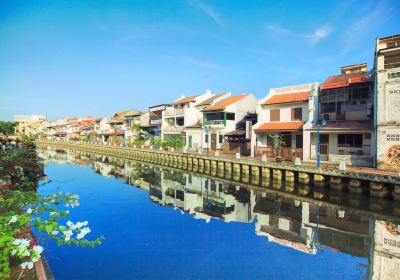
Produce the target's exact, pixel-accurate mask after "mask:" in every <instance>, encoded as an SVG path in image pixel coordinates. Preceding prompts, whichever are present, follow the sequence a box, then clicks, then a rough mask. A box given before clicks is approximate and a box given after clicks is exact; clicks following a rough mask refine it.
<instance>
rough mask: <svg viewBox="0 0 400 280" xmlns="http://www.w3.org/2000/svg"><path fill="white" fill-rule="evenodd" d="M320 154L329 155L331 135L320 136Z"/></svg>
mask: <svg viewBox="0 0 400 280" xmlns="http://www.w3.org/2000/svg"><path fill="white" fill-rule="evenodd" d="M319 140H320V153H321V155H328V154H329V134H321V135H320V138H319Z"/></svg>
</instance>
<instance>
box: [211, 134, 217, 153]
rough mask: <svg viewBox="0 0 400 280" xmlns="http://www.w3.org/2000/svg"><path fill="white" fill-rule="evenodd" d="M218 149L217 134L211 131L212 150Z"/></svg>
mask: <svg viewBox="0 0 400 280" xmlns="http://www.w3.org/2000/svg"><path fill="white" fill-rule="evenodd" d="M216 149H217V134H215V133H211V150H216Z"/></svg>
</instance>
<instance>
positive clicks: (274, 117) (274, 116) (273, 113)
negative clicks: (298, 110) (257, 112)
mask: <svg viewBox="0 0 400 280" xmlns="http://www.w3.org/2000/svg"><path fill="white" fill-rule="evenodd" d="M269 113H270V116H269V118H270V121H271V122H279V121H280V118H281V116H280V111H279V109H274V110H270V111H269Z"/></svg>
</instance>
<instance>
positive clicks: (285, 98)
mask: <svg viewBox="0 0 400 280" xmlns="http://www.w3.org/2000/svg"><path fill="white" fill-rule="evenodd" d="M309 96H310V92H309V91H306V92H297V93H289V94H279V95H273V96H271V97H270V98H268V99H267V100H266V101H265V102H264V103H262V105H274V104H286V103H298V102H306V101H307V100H308V97H309Z"/></svg>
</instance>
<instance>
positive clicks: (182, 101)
mask: <svg viewBox="0 0 400 280" xmlns="http://www.w3.org/2000/svg"><path fill="white" fill-rule="evenodd" d="M196 97H198V95H193V96H188V97H182V98H179V99H178V100H175V101H174V102H172V103H171V105H179V104H185V103H189V102H194V101H195V99H196Z"/></svg>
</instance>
